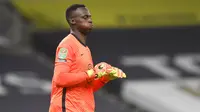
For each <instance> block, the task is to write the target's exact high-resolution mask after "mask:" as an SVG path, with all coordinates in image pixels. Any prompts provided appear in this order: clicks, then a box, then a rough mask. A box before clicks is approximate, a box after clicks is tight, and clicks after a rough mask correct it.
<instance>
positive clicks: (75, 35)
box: [71, 33, 87, 47]
mask: <svg viewBox="0 0 200 112" xmlns="http://www.w3.org/2000/svg"><path fill="white" fill-rule="evenodd" d="M71 34H72V35H73V36H74V37H75V38H76V39H77V40H78V41H79V42H80V43H81V44H82V45H83V46H85V47H86V46H87V45H86V44H84V43H83V42H81V40H80V39H79V38H78V37H77V36H76V35H75V34H74V33H71Z"/></svg>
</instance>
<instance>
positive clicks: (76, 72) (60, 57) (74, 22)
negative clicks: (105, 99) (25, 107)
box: [49, 4, 126, 112]
mask: <svg viewBox="0 0 200 112" xmlns="http://www.w3.org/2000/svg"><path fill="white" fill-rule="evenodd" d="M66 19H67V22H68V24H69V26H70V34H69V35H67V36H66V37H65V38H64V39H63V40H62V41H61V42H60V44H59V45H58V47H57V50H56V56H55V68H54V75H53V79H52V91H51V101H50V107H49V112H94V110H95V102H94V92H95V91H97V90H98V89H100V88H101V87H102V86H104V85H105V84H106V83H107V82H108V81H110V80H113V79H116V78H125V77H126V75H125V74H124V73H123V72H122V70H120V69H118V68H116V67H112V66H111V65H109V64H107V63H105V62H101V63H99V64H97V65H95V66H94V67H93V61H92V56H91V52H90V49H89V48H88V47H87V45H86V38H87V34H88V33H89V32H90V31H91V30H92V27H93V24H92V19H91V14H90V12H89V11H88V9H87V8H86V7H85V6H84V5H81V4H74V5H71V6H70V7H69V8H67V10H66Z"/></svg>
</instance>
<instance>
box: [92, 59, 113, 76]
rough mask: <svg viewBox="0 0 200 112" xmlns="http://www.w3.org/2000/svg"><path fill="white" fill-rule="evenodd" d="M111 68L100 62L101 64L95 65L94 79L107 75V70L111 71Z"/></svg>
mask: <svg viewBox="0 0 200 112" xmlns="http://www.w3.org/2000/svg"><path fill="white" fill-rule="evenodd" d="M111 68H112V66H111V65H109V64H107V63H105V62H101V63H98V64H97V65H95V67H94V70H95V72H96V74H97V77H96V78H101V77H103V76H105V75H107V74H108V73H109V71H108V70H109V69H111Z"/></svg>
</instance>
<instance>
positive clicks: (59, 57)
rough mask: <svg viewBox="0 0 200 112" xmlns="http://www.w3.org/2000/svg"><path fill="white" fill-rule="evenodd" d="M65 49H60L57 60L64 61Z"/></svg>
mask: <svg viewBox="0 0 200 112" xmlns="http://www.w3.org/2000/svg"><path fill="white" fill-rule="evenodd" d="M67 53H68V51H67V49H66V48H60V50H59V52H58V59H59V60H66V57H67Z"/></svg>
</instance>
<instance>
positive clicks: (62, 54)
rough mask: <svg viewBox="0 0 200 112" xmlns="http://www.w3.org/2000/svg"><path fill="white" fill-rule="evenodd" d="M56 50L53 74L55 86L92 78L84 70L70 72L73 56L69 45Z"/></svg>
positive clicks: (73, 83) (71, 84) (74, 83)
mask: <svg viewBox="0 0 200 112" xmlns="http://www.w3.org/2000/svg"><path fill="white" fill-rule="evenodd" d="M57 51H58V52H57V53H56V62H55V69H54V76H53V81H54V82H55V83H56V85H57V86H60V87H69V86H73V85H76V84H79V83H81V82H83V81H86V80H89V79H91V78H93V77H89V76H88V74H87V72H86V71H82V72H77V73H71V72H70V71H71V66H72V65H73V56H74V53H73V50H72V48H71V47H70V46H65V47H60V48H58V50H57Z"/></svg>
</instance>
